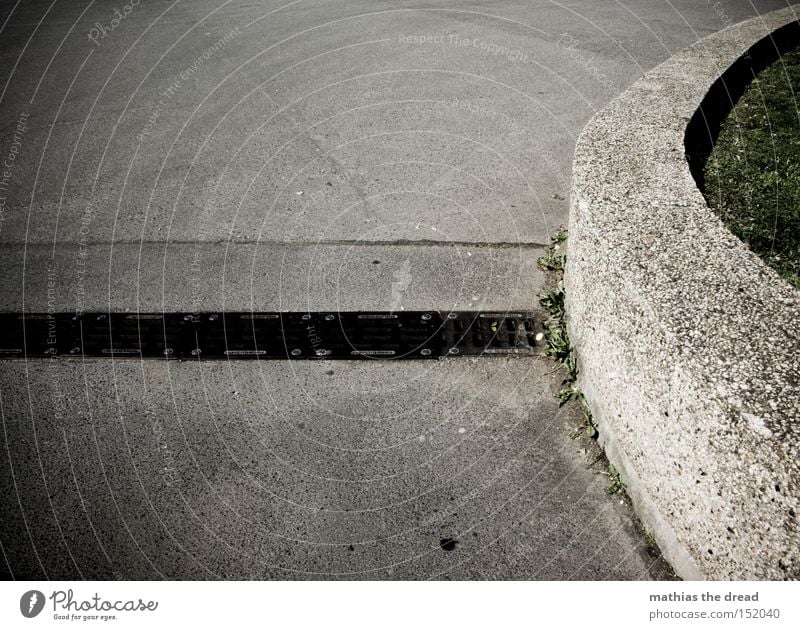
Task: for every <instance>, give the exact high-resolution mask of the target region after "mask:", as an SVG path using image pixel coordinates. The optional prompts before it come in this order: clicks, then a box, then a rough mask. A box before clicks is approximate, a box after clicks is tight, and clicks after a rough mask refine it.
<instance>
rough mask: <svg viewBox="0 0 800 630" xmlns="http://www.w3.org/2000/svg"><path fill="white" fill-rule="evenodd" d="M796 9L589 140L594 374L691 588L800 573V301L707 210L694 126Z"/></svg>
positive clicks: (708, 47)
mask: <svg viewBox="0 0 800 630" xmlns="http://www.w3.org/2000/svg"><path fill="white" fill-rule="evenodd" d="M799 9H800V5H793V6H792V7H789V8H787V9H782V10H779V11H775V12H772V13H768V14H765V15H762V16H760V17H758V18H754V19H751V20H749V21H746V22H743V23H741V24H737V25H735V26H732V27H730V28H728V29H726V30H724V31H722V32H720V33H716V34H713V35H710V36H709V37H707V38H705V39H703V40H701V41H699V42H698V43H697V44H695V45H693V46H691V47H689V48H687V49H686V50H685V51H683V52H682V53H679V54H678V55H676V56H674V57H673V58H671V59H670V60H668V61H666V62H665V63H663V64H662V65H660V66H658V67H657V68H656V69H654V70H653V71H651V72H649V73H648V74H646V75H645V76H644V77H643V78H642V79H641V80H639V81H638V82H637V83H635V84H634V85H633V86H632V87H631V88H630V89H629V90H627V91H626V92H625V93H624V94H622V95H621V96H620V97H619V98H617V99H615V100H614V101H613V102H612V103H611V104H610V105H609V106H608V107H607V108H606V109H605V110H604V111H602V112H600V113H599V114H597V115H596V116H595V117H594V118H593V119H592V121H591V122H590V123H589V124H588V125H587V127H586V128H585V130H584V131H583V133H582V134H581V137H580V139H579V141H578V144H577V148H576V153H575V163H574V173H573V188H572V198H571V216H570V238H569V242H568V259H567V270H566V276H565V285H566V293H567V306H568V313H569V332H570V336H571V339H572V342H573V344H574V346H575V350H576V352H577V356H578V359H579V368H580V376H579V381H580V385H581V387H582V389H583V390H584V392H585V393H586V395H587V398H588V400H589V401H590V404H591V407H592V411H593V412H594V414H595V417H596V419H597V421H598V423H599V426H600V431H601V435H602V436H603V440H604V442H605V444H606V448H607V451H608V453H609V458H610V459H611V461H612V463H614V464H615V465H617V467H618V468H619V469H620V470H621V471H622V473H623V478H624V479H625V480H626V481H627V484H628V488H629V491H630V493H631V495H632V498H633V500H634V504H635V505H636V506H637V509H638V512H639V515H640V516H641V517H642V519H643V521H644V523H645V525H646V526H647V527H648V528H650V529H651V530H652V531H653V532H654V534H655V536H656V539H657V540H658V543H659V545H660V546H661V548H662V550H664V552H665V556H666V557H667V558H668V559H669V560H670V561H671V562H672V564H673V566H674V567H675V569H676V571H677V572H678V574H679V575H681V576H682V577H684V578H687V579H703V578H705V579H797V578H798V577H800V542H799V541H800V531H798V520H797V512H798V509H799V507H800V506H798V503H800V501H799V499H800V487H799V486H798V480H800V464H799V463H798V462H799V460H798V454H800V448H799V447H800V356H798V347H800V293H798V291H796V290H795V289H794V288H792V287H791V286H790V285H789V284H788V283H787V282H785V281H783V280H782V279H781V278H779V276H778V275H777V274H776V273H774V272H773V271H772V270H771V269H769V268H768V267H767V266H766V265H765V264H764V263H763V262H761V260H760V259H758V258H757V257H756V256H755V255H754V254H753V253H752V252H750V251H749V250H748V249H747V247H746V246H745V245H744V244H743V243H742V242H741V241H739V240H738V239H737V238H736V237H734V236H733V235H732V234H731V233H730V232H729V231H728V230H727V229H726V228H725V226H724V225H723V224H722V223H721V222H720V221H719V220H718V219H717V218H716V217H715V216H714V214H713V213H712V212H711V211H710V210H709V208H708V207H707V205H706V203H705V200H704V198H703V195H702V194H701V192H700V191H699V190H698V188H697V184H696V183H695V181H694V179H693V178H692V175H691V173H690V171H689V167H688V164H687V162H686V159H685V155H684V134H685V132H686V127H687V122H688V121H689V119H690V118H691V116H692V115H693V114H694V113H695V112H696V111H697V109H698V107H699V105H700V103H701V101H702V99H703V97H704V96H705V95H706V93H707V92H708V90H709V88H710V87H711V86H712V85H713V84H714V82H715V81H716V80H717V79H718V77H720V75H721V74H722V73H723V72H724V71H725V70H726V69H727V68H728V67H729V66H731V64H733V63H734V62H735V61H736V60H737V59H739V58H740V57H741V56H742V55H744V54H746V53H747V51H748V49H749V48H750V47H751V46H752V45H754V44H755V43H756V42H758V41H759V40H762V39H763V38H764V37H767V36H768V35H769V34H770V33H771V32H774V31H775V30H776V29H777V28H779V27H781V26H783V25H785V24H788V23H791V22H793V21H796V20H797V17H798V13H799V12H800V11H799Z"/></svg>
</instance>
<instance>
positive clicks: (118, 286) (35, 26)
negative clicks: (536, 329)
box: [0, 0, 785, 579]
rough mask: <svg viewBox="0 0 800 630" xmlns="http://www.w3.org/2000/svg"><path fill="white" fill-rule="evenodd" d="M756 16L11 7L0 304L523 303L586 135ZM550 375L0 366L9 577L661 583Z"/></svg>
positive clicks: (387, 367)
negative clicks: (610, 111) (705, 43)
mask: <svg viewBox="0 0 800 630" xmlns="http://www.w3.org/2000/svg"><path fill="white" fill-rule="evenodd" d="M781 6H785V3H784V2H779V1H772V2H758V3H751V2H745V1H743V0H730V1H728V2H721V3H716V4H715V3H713V2H703V1H700V2H698V1H696V0H676V1H673V2H670V3H668V2H664V1H662V0H643V1H641V2H637V3H635V5H634V4H633V3H623V2H612V1H610V0H609V1H598V0H576V1H574V2H571V3H569V4H558V3H553V2H546V1H543V0H537V1H534V2H522V1H502V2H487V3H479V2H461V3H458V4H453V3H448V2H439V3H436V2H430V3H422V2H403V3H389V2H385V3H384V2H370V3H352V2H343V1H337V0H334V1H327V2H320V1H306V2H302V1H296V2H288V3H285V4H280V3H277V2H266V3H245V2H239V1H230V2H221V1H219V0H216V1H210V0H199V1H193V2H180V1H178V2H164V1H156V0H150V1H148V0H140V2H139V3H138V4H136V5H132V4H131V3H127V4H126V3H125V0H120V1H119V2H118V3H114V2H94V3H92V2H80V3H77V2H56V3H53V4H51V3H49V2H36V1H26V0H22V1H21V2H19V3H17V4H16V5H15V4H11V3H6V4H4V5H3V7H2V8H0V24H2V25H3V26H2V31H1V32H0V38H2V46H1V47H0V61H1V62H2V63H0V85H2V86H3V87H2V88H0V89H2V92H0V112H2V117H1V118H0V120H2V123H0V125H1V126H0V159H3V160H5V161H6V162H7V164H6V166H4V171H3V173H2V181H0V204H2V205H0V208H2V214H0V255H2V259H3V267H4V274H3V278H2V292H0V296H1V297H0V308H2V309H3V310H44V309H47V308H48V307H52V308H54V309H63V310H73V309H75V308H84V309H96V310H105V309H108V310H137V309H139V310H162V309H163V310H166V311H170V310H195V309H201V310H222V309H229V310H247V309H251V308H252V309H257V310H270V309H284V310H302V309H314V310H322V309H341V310H349V309H387V310H388V309H389V308H391V306H392V304H393V303H394V302H395V301H396V300H397V299H398V291H399V308H406V309H423V308H424V309H450V308H463V309H468V308H469V309H471V308H475V309H488V310H495V309H534V308H536V306H537V305H536V297H535V296H536V293H537V292H538V291H539V290H540V289H541V287H542V285H543V282H544V278H543V276H542V275H541V273H540V272H538V271H537V270H536V265H535V261H536V258H537V257H538V256H539V255H540V254H541V247H542V244H544V243H546V242H547V240H548V238H549V235H550V234H552V233H553V232H554V231H555V229H556V228H557V227H558V226H559V225H561V224H563V223H564V222H565V221H566V214H567V201H566V199H567V197H568V194H569V177H570V164H571V160H572V152H573V147H574V144H575V140H576V137H577V134H578V133H579V132H580V130H581V128H582V126H583V125H584V124H585V123H586V121H587V120H588V119H589V118H590V117H591V115H592V114H593V113H594V112H595V111H596V110H597V109H598V108H601V107H602V106H603V105H604V104H605V103H607V102H608V101H609V100H610V99H611V98H613V97H614V96H615V95H616V94H618V93H619V92H621V91H622V90H623V89H624V88H625V87H626V86H627V85H629V84H630V83H632V82H633V81H634V80H635V79H636V78H638V77H639V76H640V75H641V74H642V73H643V72H644V71H645V70H647V69H649V68H651V67H653V66H654V65H656V64H657V63H659V62H660V61H662V60H664V59H666V58H667V57H669V56H670V55H671V54H672V53H673V52H676V51H677V50H679V49H680V48H682V47H684V46H685V45H687V44H690V43H691V42H693V41H695V40H696V39H698V38H699V37H702V36H703V35H706V34H708V33H710V32H713V31H715V30H719V29H721V28H723V27H724V26H726V25H727V24H728V23H732V22H734V21H738V20H741V19H743V18H745V17H749V16H751V15H754V14H757V13H758V12H765V11H767V10H772V9H775V8H779V7H781ZM125 7H129V10H127V11H126V8H125ZM115 9H116V10H118V11H120V14H121V15H125V17H124V18H122V19H119V18H117V17H116V15H115V13H114V11H115ZM115 18H116V19H117V22H114V21H113V20H114V19H115ZM90 36H92V37H93V38H94V39H90ZM9 165H10V166H9ZM398 274H399V275H398ZM398 278H400V280H398ZM398 283H399V284H398ZM398 286H399V287H400V288H399V289H398V288H397V287H398ZM551 371H552V366H550V365H549V364H547V363H546V362H544V361H543V360H540V359H517V360H513V359H488V358H487V359H469V360H468V359H463V360H446V361H439V362H425V363H403V364H400V363H392V362H382V361H369V362H361V363H359V362H352V363H351V362H337V363H328V362H315V363H300V362H291V363H290V362H275V363H265V362H260V363H238V362H228V363H214V364H212V363H203V364H201V363H178V362H159V361H147V362H136V361H130V360H127V361H125V360H123V361H119V360H115V361H111V360H109V361H96V360H88V359H87V360H78V359H75V360H69V361H66V360H65V361H60V362H46V361H36V360H30V361H17V362H2V363H0V414H1V415H2V423H3V450H4V453H5V455H4V457H2V458H0V461H2V464H0V489H1V490H2V494H3V510H2V513H1V514H0V543H1V544H2V551H3V556H4V566H0V568H1V569H2V571H3V573H4V574H6V575H9V576H14V577H50V578H70V577H96V578H125V579H150V578H160V577H170V578H217V577H220V578H290V579H291V578H308V577H312V578H318V579H321V578H325V579H332V578H357V577H358V578H370V579H376V578H395V579H401V578H402V579H406V578H408V579H426V578H449V579H457V578H470V579H472V578H477V579H501V578H507V579H522V578H536V579H545V578H548V579H568V578H576V579H577V578H583V579H595V578H597V579H601V578H620V579H643V578H648V577H662V576H663V575H664V573H663V568H662V567H660V566H659V565H658V564H657V563H655V562H654V561H653V559H652V558H651V557H649V556H648V554H647V553H646V551H645V543H644V540H643V536H642V535H641V533H640V532H638V531H637V529H636V526H635V524H634V521H633V517H632V514H631V512H630V509H629V507H628V506H627V505H624V504H622V505H621V504H620V503H619V500H618V499H616V498H609V497H607V496H606V495H605V493H604V486H605V478H604V477H603V476H602V475H600V474H598V473H597V472H596V471H593V470H589V469H587V467H586V458H585V455H584V454H583V453H582V452H581V450H580V445H579V444H578V443H576V442H572V441H570V440H569V439H568V428H567V427H568V425H569V423H570V420H569V418H568V417H567V415H566V414H567V412H565V411H564V410H559V409H558V408H557V406H556V404H555V401H554V400H553V398H552V394H553V392H554V391H555V390H556V389H557V387H558V384H559V380H560V378H559V376H558V375H557V374H552V372H551ZM448 538H452V539H454V540H456V541H457V543H456V545H455V547H454V548H453V549H451V550H446V549H443V548H442V547H440V542H441V541H442V540H443V539H448ZM447 547H449V545H447Z"/></svg>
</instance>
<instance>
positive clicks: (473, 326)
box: [0, 311, 537, 360]
mask: <svg viewBox="0 0 800 630" xmlns="http://www.w3.org/2000/svg"><path fill="white" fill-rule="evenodd" d="M536 333H537V330H536V322H535V319H534V314H533V313H531V312H526V311H519V312H508V313H500V312H492V313H487V312H478V311H455V312H439V311H403V312H397V313H391V312H315V313H260V312H225V313H86V312H84V313H81V314H79V315H76V314H74V313H0V358H2V359H14V358H18V359H25V358H38V357H48V358H59V357H67V358H69V357H106V358H112V357H113V358H162V359H163V358H167V359H392V360H400V359H436V358H441V357H445V356H450V357H453V356H485V355H523V356H524V355H531V354H533V353H534V352H535V348H534V345H535V336H536Z"/></svg>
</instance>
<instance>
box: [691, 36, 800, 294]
mask: <svg viewBox="0 0 800 630" xmlns="http://www.w3.org/2000/svg"><path fill="white" fill-rule="evenodd" d="M705 184H706V199H707V200H708V204H709V205H710V206H711V207H712V208H713V209H714V210H715V211H716V212H717V214H718V215H719V216H720V218H721V219H722V220H723V221H724V222H725V224H726V225H727V226H728V228H729V229H730V230H731V231H732V232H733V233H734V234H736V236H738V237H739V238H740V239H742V241H744V242H745V243H746V244H747V245H748V246H749V247H750V249H752V250H753V251H754V252H755V253H756V254H758V255H759V256H760V257H761V258H762V259H763V260H764V261H765V262H766V263H767V264H768V265H770V266H771V267H772V268H773V269H775V271H777V272H778V273H779V274H780V275H781V276H783V277H784V278H786V279H787V280H788V281H789V282H790V283H791V284H793V285H794V286H795V287H797V288H800V51H795V52H792V53H789V54H787V55H784V56H783V58H782V59H781V60H779V61H778V62H777V63H775V64H773V65H771V66H770V67H768V68H767V69H766V70H764V71H763V72H762V73H760V74H759V75H758V77H757V78H756V79H755V80H754V81H753V83H752V84H751V85H750V86H749V87H748V89H747V91H746V92H745V94H744V95H743V96H742V98H741V99H740V100H739V102H738V103H737V104H736V106H735V107H734V108H733V110H732V111H731V113H730V115H729V116H728V118H727V119H726V120H725V122H724V123H723V126H722V130H721V132H720V136H719V139H718V140H717V144H716V146H715V147H714V152H713V153H712V155H711V157H710V158H709V160H708V163H707V164H706V168H705Z"/></svg>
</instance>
